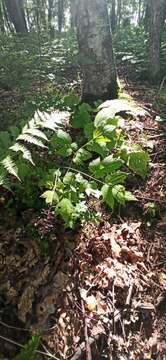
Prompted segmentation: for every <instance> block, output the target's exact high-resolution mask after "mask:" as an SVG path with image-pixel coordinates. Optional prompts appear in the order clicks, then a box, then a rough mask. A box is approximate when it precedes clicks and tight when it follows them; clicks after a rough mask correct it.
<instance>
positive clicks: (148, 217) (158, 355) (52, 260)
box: [0, 79, 166, 360]
mask: <svg viewBox="0 0 166 360" xmlns="http://www.w3.org/2000/svg"><path fill="white" fill-rule="evenodd" d="M121 83H122V85H123V88H124V90H125V91H126V92H127V93H128V95H130V96H132V97H133V98H134V99H135V100H136V101H137V102H138V104H139V105H141V106H142V107H143V108H145V109H146V110H148V111H149V115H146V116H144V117H138V118H137V119H135V120H129V121H128V123H127V125H126V127H127V134H128V139H129V140H130V141H131V142H132V143H135V144H140V145H142V147H143V148H144V149H146V150H148V152H149V154H150V158H151V162H150V170H149V175H148V178H147V179H146V180H140V181H139V183H137V184H135V183H134V182H133V183H131V184H130V187H131V190H132V191H133V192H134V194H135V196H136V197H137V199H138V201H137V202H135V203H134V204H132V205H128V206H127V207H126V208H124V209H121V211H120V212H119V214H118V215H117V216H111V215H110V213H109V212H108V211H107V209H106V208H105V207H104V206H103V204H100V203H99V204H97V206H99V207H100V210H101V211H102V222H101V223H100V224H99V225H96V224H92V223H89V224H86V225H85V226H84V227H81V226H78V227H77V228H76V229H75V231H64V230H63V228H62V227H61V224H60V223H58V222H57V220H56V219H55V217H54V216H53V215H52V213H51V211H50V210H43V211H42V212H41V213H40V214H39V213H38V212H36V211H35V210H34V209H27V210H25V211H23V212H22V213H21V214H20V213H19V214H18V215H17V214H16V213H13V212H12V209H4V207H3V205H1V206H0V360H7V359H9V360H11V359H14V357H15V356H16V354H18V352H19V350H20V349H21V345H22V344H24V343H25V342H26V341H27V339H28V338H29V334H30V333H31V332H32V331H37V330H40V331H42V336H41V341H40V346H39V350H38V352H36V357H35V359H47V358H53V359H70V360H77V359H78V360H81V359H87V360H92V359H95V360H102V359H110V360H111V359H113V360H137V359H138V360H148V359H154V360H155V359H156V360H164V359H165V358H166V338H165V334H166V150H165V149H166V131H165V129H164V126H163V125H162V123H161V125H160V126H159V125H158V124H157V122H155V121H154V119H155V117H156V115H158V108H157V105H158V104H157V102H155V104H154V96H155V94H154V91H153V89H151V88H149V87H148V86H145V85H140V84H138V83H133V82H130V81H129V80H128V81H127V80H124V79H123V80H121ZM152 100H153V104H152ZM161 105H162V104H161ZM163 124H164V123H163ZM43 235H44V237H47V241H48V255H47V256H45V255H43V253H42V251H41V246H40V244H39V238H41V236H43ZM27 359H28V358H27ZM25 360H26V359H25Z"/></svg>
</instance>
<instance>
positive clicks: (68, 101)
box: [63, 94, 80, 109]
mask: <svg viewBox="0 0 166 360" xmlns="http://www.w3.org/2000/svg"><path fill="white" fill-rule="evenodd" d="M63 102H64V105H65V106H67V107H69V108H70V109H73V108H74V107H75V106H77V105H78V104H79V103H80V98H79V97H78V96H77V95H75V94H70V95H66V96H65V97H64V99H63Z"/></svg>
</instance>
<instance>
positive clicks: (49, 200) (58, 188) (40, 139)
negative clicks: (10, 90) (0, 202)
mask: <svg viewBox="0 0 166 360" xmlns="http://www.w3.org/2000/svg"><path fill="white" fill-rule="evenodd" d="M72 101H73V104H72ZM66 104H67V108H68V110H70V108H71V124H72V125H73V123H74V124H76V129H78V126H79V123H80V128H81V130H82V133H83V134H81V136H79V137H78V136H77V137H76V139H73V136H72V132H69V128H68V129H67V130H66V129H65V126H63V121H62V119H63V116H62V115H63V113H60V115H58V121H57V118H56V116H55V117H54V121H53V122H52V121H51V120H50V119H52V116H51V115H50V116H49V115H46V114H43V113H40V112H37V113H36V114H35V116H34V118H33V119H32V120H31V121H30V122H29V123H28V125H26V126H24V128H23V130H22V133H21V134H20V135H19V136H17V138H16V142H15V143H14V144H13V145H12V146H10V148H9V153H11V151H12V152H16V154H17V152H19V157H18V158H16V159H15V158H10V156H11V155H10V154H9V155H7V158H5V160H2V166H3V167H4V170H5V171H6V172H7V171H8V172H9V173H10V174H12V175H13V176H15V177H17V178H18V177H20V178H21V179H22V180H23V183H19V182H14V185H13V190H14V192H15V194H17V196H18V197H19V194H20V193H24V196H23V198H24V200H22V201H24V202H26V203H27V205H29V206H30V205H31V206H36V204H37V203H38V201H39V194H40V195H41V192H42V195H41V196H40V201H42V199H44V200H45V203H46V206H50V207H51V208H52V209H53V210H54V212H55V215H56V216H57V217H61V218H62V219H63V221H64V225H65V226H66V227H70V228H73V227H74V226H75V224H76V223H77V222H78V221H80V220H81V221H82V222H84V221H87V220H89V219H93V220H97V218H98V215H99V214H95V212H94V210H93V209H90V208H89V207H88V198H89V197H90V198H91V197H94V198H96V199H97V200H98V199H101V200H103V201H104V202H105V203H106V204H107V205H108V207H109V208H110V209H111V211H113V210H114V209H116V205H117V204H120V205H123V206H124V205H125V204H126V202H128V201H136V198H135V196H134V195H133V194H132V193H131V192H130V191H128V190H127V189H126V188H125V181H126V179H127V177H128V175H129V174H130V171H132V172H133V173H134V174H136V175H139V176H141V177H142V178H145V177H146V175H147V170H148V162H149V156H148V154H147V153H146V152H145V151H144V150H142V149H141V148H140V147H138V146H133V147H132V146H128V145H127V144H126V143H125V140H124V136H125V121H124V119H123V118H122V116H120V115H119V114H121V113H126V112H127V113H130V116H131V114H133V115H134V116H135V115H136V114H139V111H140V112H141V110H139V109H138V108H136V107H135V106H134V104H130V103H127V102H126V101H125V102H124V101H123V100H117V101H116V100H112V101H108V102H106V103H104V104H102V105H100V106H99V108H98V113H97V114H96V109H95V108H94V109H93V108H91V107H90V106H89V105H88V104H81V105H80V104H79V101H78V99H76V97H75V96H72V97H71V98H70V99H68V100H67V98H65V105H64V107H65V108H66ZM69 105H70V106H69ZM94 117H95V119H94V122H93V118H94ZM60 118H61V124H60V123H59V119H60ZM83 120H84V121H83ZM87 124H88V125H90V129H91V130H90V131H89V132H86V131H85V129H86V130H87ZM45 128H48V129H49V130H48V132H49V131H50V129H51V130H54V134H53V136H52V137H51V139H50V141H48V136H47V135H46V134H45V133H44V132H43V130H44V129H45ZM76 131H80V130H76ZM27 143H28V144H30V147H27V145H26V144H27ZM45 143H46V144H47V145H48V146H49V149H48V157H47V160H46V161H45V162H44V163H42V159H41V155H42V154H43V161H44V159H45V148H46V145H45ZM32 144H33V145H34V146H35V149H36V151H34V150H33V154H34V156H35V160H36V161H35V163H36V166H35V167H34V166H33V164H34V162H33V160H32V156H31V152H32V150H31V146H32ZM40 148H41V151H42V152H43V153H42V152H39V150H38V149H40ZM20 154H21V155H20ZM27 160H28V161H27ZM15 162H16V163H17V167H16V165H15ZM28 163H29V166H28ZM2 181H4V180H3V173H2V175H1V183H2ZM30 184H31V185H30ZM33 201H34V202H35V204H34V205H33Z"/></svg>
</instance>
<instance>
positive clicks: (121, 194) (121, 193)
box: [112, 185, 126, 205]
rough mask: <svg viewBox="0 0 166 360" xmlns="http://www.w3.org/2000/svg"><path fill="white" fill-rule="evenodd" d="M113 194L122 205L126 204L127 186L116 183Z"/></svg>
mask: <svg viewBox="0 0 166 360" xmlns="http://www.w3.org/2000/svg"><path fill="white" fill-rule="evenodd" d="M112 194H113V197H114V198H115V199H116V201H118V202H119V203H120V204H122V205H125V202H126V198H125V187H124V186H123V185H115V186H114V187H113V188H112Z"/></svg>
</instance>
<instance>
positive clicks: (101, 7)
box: [75, 0, 118, 103]
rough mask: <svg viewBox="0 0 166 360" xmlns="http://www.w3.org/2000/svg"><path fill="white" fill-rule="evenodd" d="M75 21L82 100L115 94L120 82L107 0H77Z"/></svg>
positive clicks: (107, 97)
mask: <svg viewBox="0 0 166 360" xmlns="http://www.w3.org/2000/svg"><path fill="white" fill-rule="evenodd" d="M75 21H76V29H77V38H78V45H79V54H80V62H81V65H82V71H83V89H82V99H83V101H87V102H90V103H91V102H93V101H95V100H97V99H101V100H105V99H110V98H112V99H113V98H116V97H117V93H118V86H117V77H116V68H115V62H114V55H113V48H112V36H111V32H110V26H109V18H108V9H107V4H106V1H105V0H93V1H92V0H91V1H89V0H75Z"/></svg>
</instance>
